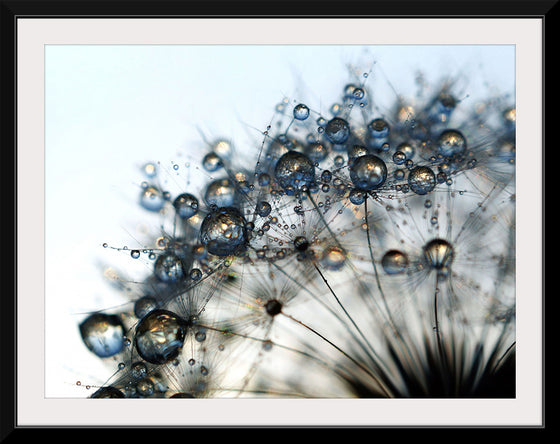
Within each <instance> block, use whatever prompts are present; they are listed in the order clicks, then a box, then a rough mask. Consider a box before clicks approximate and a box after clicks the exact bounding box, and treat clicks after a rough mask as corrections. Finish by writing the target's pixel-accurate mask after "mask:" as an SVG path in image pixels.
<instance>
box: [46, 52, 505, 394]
mask: <svg viewBox="0 0 560 444" xmlns="http://www.w3.org/2000/svg"><path fill="white" fill-rule="evenodd" d="M45 144H46V145H45V147H46V148H45V184H46V185H45V187H46V188H45V208H46V209H45V211H46V213H45V214H46V219H45V223H46V230H45V236H46V281H45V285H46V316H45V322H46V338H45V346H46V350H45V351H46V357H45V359H46V362H47V369H46V371H47V373H46V379H45V384H46V396H51V397H73V398H136V399H146V398H320V399H333V398H336V399H339V398H515V396H516V387H515V364H516V287H515V285H516V279H515V277H516V261H515V257H516V231H515V227H516V186H515V184H516V94H515V47H514V46H512V45H379V46H375V45H363V46H357V45H320V46H317V45H296V46H293V45H276V46H275V45H46V47H45ZM60 350H64V351H65V353H64V354H61V353H60ZM92 402H94V401H92Z"/></svg>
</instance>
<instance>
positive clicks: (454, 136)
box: [437, 129, 467, 157]
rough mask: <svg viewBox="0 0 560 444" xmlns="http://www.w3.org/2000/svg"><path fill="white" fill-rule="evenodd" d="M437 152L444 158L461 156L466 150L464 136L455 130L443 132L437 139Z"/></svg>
mask: <svg viewBox="0 0 560 444" xmlns="http://www.w3.org/2000/svg"><path fill="white" fill-rule="evenodd" d="M437 144H438V152H439V154H441V155H442V156H444V157H453V156H459V155H461V154H463V153H464V152H465V151H466V149H467V140H466V139H465V136H463V134H462V133H461V132H459V131H457V130H454V129H449V130H445V131H443V132H442V133H441V134H440V136H439V138H438V142H437Z"/></svg>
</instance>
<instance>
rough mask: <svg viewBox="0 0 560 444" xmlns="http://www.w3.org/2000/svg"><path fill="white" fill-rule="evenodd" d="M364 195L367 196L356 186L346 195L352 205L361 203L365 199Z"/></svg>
mask: <svg viewBox="0 0 560 444" xmlns="http://www.w3.org/2000/svg"><path fill="white" fill-rule="evenodd" d="M366 197H367V193H366V192H365V191H363V190H359V189H357V188H354V189H353V190H351V191H350V194H349V195H348V199H350V202H352V203H353V204H354V205H361V204H363V203H364V202H365V200H366Z"/></svg>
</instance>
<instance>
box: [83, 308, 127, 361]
mask: <svg viewBox="0 0 560 444" xmlns="http://www.w3.org/2000/svg"><path fill="white" fill-rule="evenodd" d="M80 333H81V335H82V339H83V341H84V343H85V344H86V346H87V348H88V349H89V350H90V351H92V352H93V353H95V354H96V355H97V356H99V357H100V358H106V357H109V356H114V355H116V354H117V353H119V352H120V351H121V350H122V349H123V346H124V326H123V324H122V322H121V320H120V318H119V317H118V316H116V315H110V314H104V313H94V314H92V315H90V316H89V317H88V318H87V319H85V320H84V321H83V322H82V323H81V324H80Z"/></svg>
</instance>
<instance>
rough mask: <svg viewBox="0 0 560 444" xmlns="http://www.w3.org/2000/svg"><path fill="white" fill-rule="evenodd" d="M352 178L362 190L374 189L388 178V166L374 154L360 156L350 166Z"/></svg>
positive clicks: (355, 184)
mask: <svg viewBox="0 0 560 444" xmlns="http://www.w3.org/2000/svg"><path fill="white" fill-rule="evenodd" d="M350 179H351V180H352V182H353V183H354V186H355V187H356V188H358V189H360V190H365V191H369V190H373V189H375V188H378V187H380V186H381V185H383V183H384V182H385V179H387V166H386V165H385V162H383V160H381V159H380V158H379V157H377V156H375V155H373V154H367V155H365V156H361V157H358V158H357V159H356V160H355V161H354V162H353V163H352V165H351V166H350Z"/></svg>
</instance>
